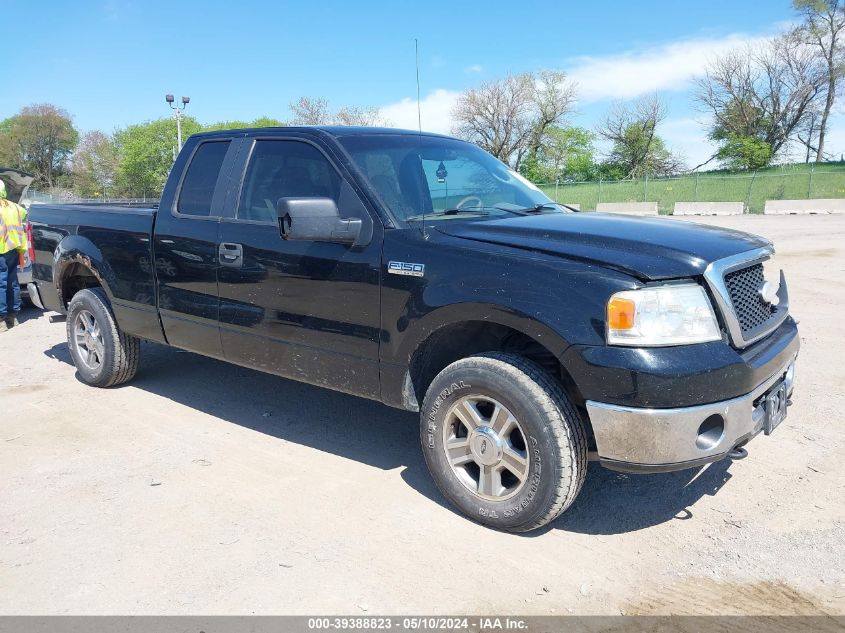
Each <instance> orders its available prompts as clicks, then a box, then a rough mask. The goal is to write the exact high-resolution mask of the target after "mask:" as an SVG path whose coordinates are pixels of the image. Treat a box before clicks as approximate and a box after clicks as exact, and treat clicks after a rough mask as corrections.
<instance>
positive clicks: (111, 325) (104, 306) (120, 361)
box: [67, 288, 141, 387]
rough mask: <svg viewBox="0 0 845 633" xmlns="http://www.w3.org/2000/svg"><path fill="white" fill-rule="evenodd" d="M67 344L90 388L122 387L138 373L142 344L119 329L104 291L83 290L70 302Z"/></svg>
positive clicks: (84, 380)
mask: <svg viewBox="0 0 845 633" xmlns="http://www.w3.org/2000/svg"><path fill="white" fill-rule="evenodd" d="M67 341H68V347H69V348H70V354H71V356H72V357H73V364H74V365H76V369H77V371H78V372H79V377H80V378H81V379H82V382H84V383H86V384H88V385H92V386H94V387H112V386H114V385H120V384H122V383H125V382H127V381H129V380H131V379H132V378H133V377H134V376H135V372H136V371H137V370H138V359H139V357H140V351H141V342H140V340H139V339H138V338H136V337H134V336H131V335H129V334H124V333H123V332H121V331H120V329H119V328H118V327H117V323H116V321H115V319H114V314H112V311H111V307H110V306H109V302H108V298H107V297H106V293H105V292H104V291H103V289H102V288H87V289H85V290H80V291H79V292H77V293H76V294H75V295H74V296H73V299H71V300H70V304H69V305H68V312H67Z"/></svg>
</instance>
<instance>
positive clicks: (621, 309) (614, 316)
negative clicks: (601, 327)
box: [607, 297, 636, 330]
mask: <svg viewBox="0 0 845 633" xmlns="http://www.w3.org/2000/svg"><path fill="white" fill-rule="evenodd" d="M635 312H636V307H635V306H634V302H633V301H631V300H630V299H621V298H619V297H614V298H613V299H611V300H610V303H608V304H607V325H608V327H609V328H610V329H611V330H630V329H631V328H632V327H634V314H635Z"/></svg>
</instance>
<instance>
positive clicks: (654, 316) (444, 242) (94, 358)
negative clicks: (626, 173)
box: [30, 127, 799, 531]
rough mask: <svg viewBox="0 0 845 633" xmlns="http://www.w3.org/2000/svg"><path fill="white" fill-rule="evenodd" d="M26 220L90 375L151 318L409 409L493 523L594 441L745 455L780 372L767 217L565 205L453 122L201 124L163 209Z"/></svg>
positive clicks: (784, 390)
mask: <svg viewBox="0 0 845 633" xmlns="http://www.w3.org/2000/svg"><path fill="white" fill-rule="evenodd" d="M30 217H31V221H32V225H33V234H34V242H35V258H36V261H35V265H34V272H33V275H34V278H35V290H36V292H35V293H34V294H35V295H37V296H35V297H34V298H35V300H36V301H37V302H38V303H40V304H41V305H42V306H43V307H44V308H46V309H48V310H52V311H57V312H60V313H65V314H66V315H67V336H68V344H69V346H70V351H71V354H72V356H73V359H74V362H75V364H76V367H77V369H78V373H79V376H80V378H81V379H82V380H83V381H84V382H86V383H88V384H91V385H95V386H99V387H108V386H112V385H117V384H120V383H123V382H126V381H128V380H130V379H131V378H132V377H133V375H134V374H135V372H136V369H137V367H138V357H139V349H140V348H139V341H140V339H145V340H149V341H155V342H157V343H163V344H167V345H172V346H174V347H178V348H182V349H186V350H190V351H193V352H197V353H199V354H204V355H207V356H211V357H215V358H220V359H224V360H226V361H229V362H232V363H236V364H239V365H243V366H246V367H251V368H255V369H259V370H262V371H265V372H270V373H273V374H277V375H279V376H284V377H285V378H291V379H294V380H300V381H304V382H308V383H311V384H314V385H319V386H322V387H327V388H330V389H336V390H339V391H343V392H346V393H350V394H354V395H356V396H361V397H364V398H371V399H373V400H378V401H380V402H383V403H384V404H387V405H389V406H392V407H397V408H401V409H407V410H411V411H419V412H420V418H421V421H420V438H421V443H422V449H423V452H424V454H425V458H426V461H427V463H428V466H429V469H430V471H431V474H432V476H433V478H434V480H435V482H436V483H437V485H438V486H439V488H440V490H441V491H442V492H443V494H444V495H445V496H446V497H447V498H448V499H449V500H450V501H451V502H452V503H453V504H454V505H455V506H457V507H458V508H459V509H460V510H461V511H462V512H464V513H465V514H466V515H467V516H469V517H471V518H472V519H474V520H476V521H479V522H481V523H484V524H486V525H489V526H492V527H495V528H499V529H503V530H508V531H525V530H531V529H533V528H537V527H540V526H542V525H544V524H546V523H548V522H549V521H551V520H552V519H554V518H555V517H556V516H557V515H558V514H560V513H561V512H562V511H564V510H565V509H566V508H567V507H568V506H569V505H570V504H572V502H573V500H574V499H575V497H576V495H577V494H578V492H579V490H580V488H581V486H582V484H583V482H584V477H585V475H586V471H587V462H588V461H598V462H600V463H601V464H602V465H604V466H606V467H609V468H613V469H617V470H621V471H627V472H657V471H667V470H676V469H683V468H690V467H695V466H700V465H702V464H706V463H708V462H712V461H715V460H718V459H723V458H726V457H732V456H733V457H735V456H738V455H740V454H743V453H744V449H742V448H741V447H742V446H743V445H745V444H746V443H747V442H748V441H749V440H751V439H752V438H753V437H754V436H755V435H757V434H758V433H760V432H761V431H764V432H765V433H766V434H769V433H771V432H772V430H773V429H774V428H775V427H776V426H777V425H778V424H779V423H780V422H781V421H782V420H783V418H784V416H785V415H786V407H787V405H788V404H789V398H790V396H791V393H792V387H793V379H794V363H795V359H796V356H797V354H798V346H799V340H798V332H797V329H796V325H795V322H794V321H793V319H792V318H791V317H790V316H789V309H788V297H787V289H786V284H785V281H784V278H783V273H781V274H780V277H779V278H777V277H775V278H774V279H768V280H767V279H766V277H765V276H764V264H765V262H766V261H767V260H768V259H769V258H770V256H771V255H772V252H773V249H772V245H771V244H770V243H769V242H768V241H767V240H765V239H762V238H760V237H755V236H753V235H748V234H744V233H739V232H735V231H730V230H726V229H720V228H709V227H702V226H696V225H694V224H689V223H684V222H680V221H675V220H672V219H667V218H655V219H643V218H632V217H626V216H615V215H605V214H599V213H573V212H571V210H570V209H568V208H566V207H564V206H562V205H558V204H556V203H554V202H552V201H551V200H550V199H549V198H548V197H546V196H545V195H544V194H543V193H542V192H541V191H540V190H539V189H538V188H537V187H535V186H534V185H532V184H531V183H529V182H528V181H527V180H525V179H524V178H523V177H521V176H520V175H519V174H517V173H515V172H514V171H512V170H511V169H509V168H508V167H507V166H506V165H504V164H502V163H501V162H499V161H498V160H496V159H495V158H493V157H492V156H490V155H489V154H487V153H485V152H483V151H482V150H480V149H479V148H477V147H476V146H474V145H471V144H469V143H465V142H462V141H459V140H456V139H452V138H448V137H444V136H438V135H433V134H418V133H411V132H403V131H397V130H385V129H368V128H343V127H323V128H318V127H314V128H294V127H289V128H268V129H260V130H237V131H226V132H214V133H208V134H200V135H196V136H192V137H191V138H190V139H189V140H188V142H187V143H186V144H185V147H184V149H183V150H182V152H181V153H180V154H179V156H178V158H177V160H176V162H175V164H174V166H173V170H172V172H171V174H170V178H169V180H168V181H167V184H166V187H165V189H164V192H163V194H162V198H161V202H160V204H159V205H158V207H157V208H137V207H131V206H124V207H121V206H98V205H34V206H33V207H32V210H31V214H30ZM233 397H237V394H233ZM362 423H365V422H363V421H362Z"/></svg>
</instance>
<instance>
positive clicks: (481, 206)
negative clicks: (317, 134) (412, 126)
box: [338, 134, 559, 222]
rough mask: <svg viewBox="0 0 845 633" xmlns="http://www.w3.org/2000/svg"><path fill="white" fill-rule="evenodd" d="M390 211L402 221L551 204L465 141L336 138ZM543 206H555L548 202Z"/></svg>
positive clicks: (404, 137) (511, 211)
mask: <svg viewBox="0 0 845 633" xmlns="http://www.w3.org/2000/svg"><path fill="white" fill-rule="evenodd" d="M338 140H339V141H340V143H341V144H342V145H343V146H344V147H345V148H346V150H347V151H348V152H349V154H350V155H351V157H352V160H353V161H354V162H355V163H356V165H357V166H358V168H359V169H360V170H361V171H362V172H363V174H364V175H365V176H366V177H367V179H368V180H369V181H370V183H371V184H372V186H373V188H374V189H375V190H376V192H377V193H378V194H379V196H380V197H381V199H382V201H383V202H384V204H386V205H387V206H388V207H389V208H390V210H391V211H392V212H393V214H394V215H395V216H396V217H397V218H399V219H401V220H405V221H407V222H414V221H418V220H421V219H422V217H423V214H425V217H426V219H428V218H431V219H434V220H437V219H440V220H450V219H457V218H461V219H467V218H481V217H486V216H491V217H502V216H508V215H521V214H523V213H525V211H526V209H531V210H533V209H534V207H537V206H538V205H547V204H548V205H553V204H554V203H552V201H551V200H550V199H549V198H548V197H547V196H546V195H545V194H544V193H543V192H542V191H540V190H539V189H538V188H537V187H535V186H534V185H533V184H531V183H530V182H529V181H527V180H526V179H525V178H523V177H522V176H521V175H519V174H518V173H516V172H515V171H513V170H512V169H510V168H509V167H508V166H507V165H505V164H504V163H502V162H501V161H499V160H497V159H496V158H494V157H493V156H491V155H490V154H488V153H487V152H485V151H484V150H482V149H480V148H479V147H477V146H475V145H472V144H470V143H465V142H463V141H458V140H456V139H450V138H442V137H436V136H414V135H410V134H379V135H375V134H374V135H354V136H353V135H350V136H346V137H341V138H339V139H338ZM547 211H548V212H558V211H559V209H558V208H556V207H554V206H550V207H549V209H548V210H547Z"/></svg>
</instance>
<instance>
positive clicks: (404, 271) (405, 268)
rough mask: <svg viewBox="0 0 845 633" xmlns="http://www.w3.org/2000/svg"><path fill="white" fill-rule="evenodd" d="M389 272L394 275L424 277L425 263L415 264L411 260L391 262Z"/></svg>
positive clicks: (388, 265)
mask: <svg viewBox="0 0 845 633" xmlns="http://www.w3.org/2000/svg"><path fill="white" fill-rule="evenodd" d="M387 272H389V273H392V274H394V275H407V276H409V277H422V276H424V275H425V264H413V263H411V262H389V263H388V264H387Z"/></svg>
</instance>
